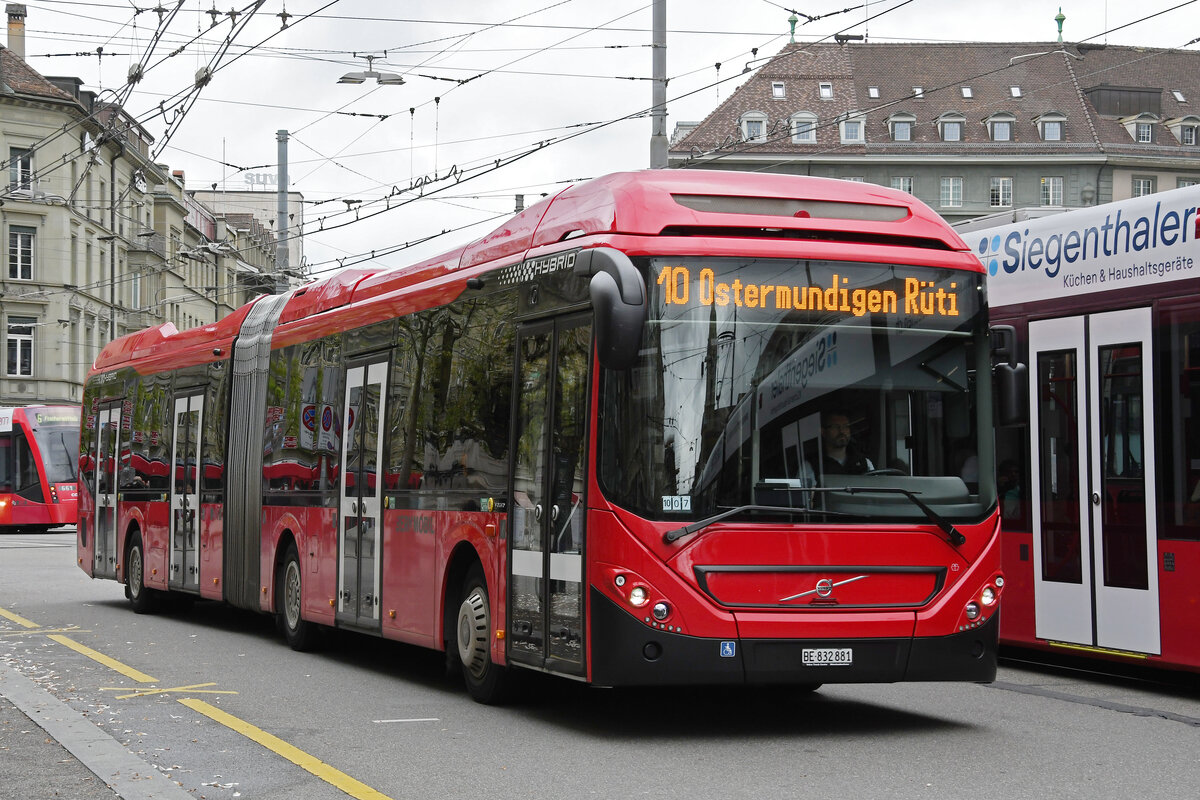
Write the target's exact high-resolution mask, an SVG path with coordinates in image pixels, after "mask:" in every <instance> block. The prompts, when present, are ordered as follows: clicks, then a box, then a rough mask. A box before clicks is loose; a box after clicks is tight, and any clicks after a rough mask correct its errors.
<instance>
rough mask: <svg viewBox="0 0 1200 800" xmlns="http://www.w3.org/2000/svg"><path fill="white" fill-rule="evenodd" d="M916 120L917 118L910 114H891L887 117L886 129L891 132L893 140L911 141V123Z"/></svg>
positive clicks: (914, 122)
mask: <svg viewBox="0 0 1200 800" xmlns="http://www.w3.org/2000/svg"><path fill="white" fill-rule="evenodd" d="M916 122H917V118H916V117H915V116H913V115H912V114H903V113H901V114H893V115H892V116H890V117H888V121H887V123H888V130H889V131H890V132H891V134H892V141H893V142H911V141H912V134H913V125H915V124H916Z"/></svg>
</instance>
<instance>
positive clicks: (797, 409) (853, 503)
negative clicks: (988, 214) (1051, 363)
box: [599, 258, 995, 525]
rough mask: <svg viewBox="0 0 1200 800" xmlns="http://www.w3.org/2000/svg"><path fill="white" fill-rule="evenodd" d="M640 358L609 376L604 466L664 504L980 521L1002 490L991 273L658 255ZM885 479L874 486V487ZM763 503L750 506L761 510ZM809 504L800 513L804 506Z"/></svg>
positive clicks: (649, 503) (630, 489)
mask: <svg viewBox="0 0 1200 800" xmlns="http://www.w3.org/2000/svg"><path fill="white" fill-rule="evenodd" d="M639 266H640V267H642V268H643V269H644V270H645V274H646V278H647V281H646V282H647V286H648V289H649V295H650V298H651V301H650V314H649V320H648V322H647V324H646V327H645V333H644V336H643V341H642V346H641V352H640V357H639V360H638V362H637V363H636V364H635V366H634V367H633V368H632V369H629V370H623V371H615V370H605V371H604V373H603V376H602V380H601V413H600V421H599V426H600V430H599V442H600V445H599V447H600V453H599V479H600V484H601V487H602V488H603V490H604V493H605V495H606V496H607V497H608V499H609V500H611V501H613V502H615V503H616V504H618V505H620V506H622V507H624V508H627V509H629V510H631V511H634V512H635V513H638V514H639V515H642V516H645V517H648V518H651V519H658V520H681V521H689V520H697V519H703V518H706V517H710V516H712V515H714V514H719V513H721V512H722V511H724V510H728V509H731V508H738V507H744V506H757V507H761V506H771V507H786V508H788V509H789V511H788V513H786V514H784V513H780V514H774V515H772V514H771V512H770V511H769V510H768V511H767V512H766V513H765V514H764V512H763V509H762V508H753V509H747V513H749V512H750V511H753V512H754V514H755V515H754V516H753V519H764V520H771V521H776V520H795V519H797V517H796V514H795V513H794V511H793V510H794V509H797V508H800V509H812V510H813V511H812V513H813V514H814V515H815V519H817V520H819V521H820V522H821V523H822V524H834V525H835V524H839V523H854V522H861V521H864V520H870V521H872V522H875V521H897V520H899V521H905V522H914V521H921V522H925V521H927V515H926V512H925V511H924V510H922V508H921V507H920V504H917V503H913V502H912V501H911V498H912V497H914V496H915V497H918V498H920V499H921V501H922V503H924V504H926V505H927V506H928V508H930V509H932V510H933V511H934V512H935V513H936V514H937V515H939V516H941V517H944V518H946V519H949V520H954V521H978V520H980V519H982V517H983V515H984V514H985V513H987V512H988V511H989V510H990V508H991V507H992V506H993V505H994V503H995V485H994V478H993V477H992V472H993V470H992V463H993V460H994V457H993V452H992V441H991V436H992V427H991V405H990V392H991V388H990V387H991V383H990V365H989V351H988V341H987V335H986V334H987V318H986V313H985V311H984V303H983V296H982V295H983V287H982V277H981V276H980V275H978V274H974V273H968V272H963V271H960V270H950V269H937V268H930V267H916V266H906V265H900V264H865V263H848V262H833V261H813V260H784V259H736V258H705V259H699V258H697V259H679V258H672V259H664V258H654V259H644V260H642V261H641V262H640V263H639ZM872 488H875V489H878V490H879V491H878V492H877V493H874V494H872V493H871V492H870V489H872ZM747 518H750V517H747ZM801 521H803V520H801Z"/></svg>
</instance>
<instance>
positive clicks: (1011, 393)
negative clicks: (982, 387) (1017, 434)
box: [988, 325, 1029, 426]
mask: <svg viewBox="0 0 1200 800" xmlns="http://www.w3.org/2000/svg"><path fill="white" fill-rule="evenodd" d="M988 333H989V334H990V336H991V348H992V391H993V392H994V394H995V409H996V425H997V426H1004V425H1020V424H1021V423H1024V422H1026V421H1027V420H1028V417H1029V414H1028V412H1029V370H1028V369H1027V368H1026V367H1025V365H1024V364H1020V363H1018V362H1017V331H1016V329H1015V328H1014V327H1013V326H1012V325H993V326H992V327H991V328H990V329H989V330H988Z"/></svg>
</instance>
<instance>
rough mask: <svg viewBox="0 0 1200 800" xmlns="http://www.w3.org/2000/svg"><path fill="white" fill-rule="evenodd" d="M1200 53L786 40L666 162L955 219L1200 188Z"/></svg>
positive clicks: (687, 128) (687, 132)
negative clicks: (816, 186) (795, 182)
mask: <svg viewBox="0 0 1200 800" xmlns="http://www.w3.org/2000/svg"><path fill="white" fill-rule="evenodd" d="M1198 134H1200V53H1197V52H1193V51H1187V50H1169V49H1152V48H1138V47H1125V46H1104V45H1091V44H1070V43H1063V42H1011V43H953V44H875V43H842V44H833V43H830V44H795V43H793V44H789V45H787V46H785V47H784V48H783V50H781V51H780V52H779V53H778V54H777V55H776V56H774V57H773V58H771V59H770V61H769V62H768V63H767V64H765V65H764V66H763V67H762V68H761V69H759V71H758V72H757V74H755V75H754V76H753V77H752V78H750V80H748V81H747V82H746V83H745V84H743V85H742V86H741V87H740V88H739V89H737V90H736V91H735V92H734V93H733V94H732V95H731V96H730V97H729V98H728V99H726V100H725V101H724V102H722V103H721V104H720V105H719V106H717V108H715V109H714V110H713V111H712V113H711V114H710V115H709V116H708V117H707V118H706V119H705V120H703V121H702V122H699V123H681V124H679V125H677V126H676V133H675V136H674V137H672V144H671V148H670V165H671V166H672V167H679V168H706V169H738V170H764V171H771V172H785V173H793V174H804V175H818V176H824V177H833V178H843V179H847V180H861V181H867V182H870V183H877V184H880V185H883V186H891V187H895V188H898V189H902V190H904V191H908V192H910V193H912V194H914V195H916V196H917V197H918V198H920V199H921V200H923V201H924V202H925V203H927V204H928V205H929V206H931V207H932V208H934V209H935V210H937V211H938V212H940V213H941V214H942V215H943V216H945V217H946V218H947V219H949V220H950V221H951V222H958V221H962V220H967V219H971V218H974V217H979V216H981V215H986V214H997V213H1000V214H1003V213H1007V212H1009V211H1012V210H1014V209H1017V208H1023V207H1032V206H1046V207H1050V208H1058V207H1064V206H1065V207H1076V206H1086V205H1092V204H1098V203H1105V202H1109V201H1112V200H1121V199H1124V198H1128V197H1135V196H1139V195H1142V194H1148V193H1151V192H1156V191H1162V190H1165V189H1173V188H1176V187H1178V186H1186V185H1191V184H1194V183H1196V182H1197V181H1200V141H1198Z"/></svg>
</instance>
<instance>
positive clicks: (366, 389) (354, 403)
mask: <svg viewBox="0 0 1200 800" xmlns="http://www.w3.org/2000/svg"><path fill="white" fill-rule="evenodd" d="M387 370H388V362H387V361H376V362H374V363H370V364H361V365H359V366H355V367H351V368H350V369H349V370H347V372H346V396H345V405H344V407H343V409H342V420H343V423H344V427H343V430H342V470H341V474H340V476H339V487H340V492H339V496H340V497H341V525H340V527H339V534H338V602H337V618H338V620H339V621H342V622H346V623H348V624H350V625H354V626H356V627H360V628H379V627H380V623H381V617H380V613H379V612H380V598H379V590H380V584H381V577H380V571H381V569H382V567H383V559H382V554H381V553H380V547H381V544H382V541H383V539H382V535H381V531H382V522H383V520H382V510H381V509H382V503H381V498H382V496H383V489H384V486H383V483H384V481H383V475H382V474H381V473H380V465H381V464H382V463H383V434H384V430H383V425H382V421H383V420H384V418H385V415H386V413H387V409H386V408H385V407H384V404H385V403H386V402H387Z"/></svg>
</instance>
